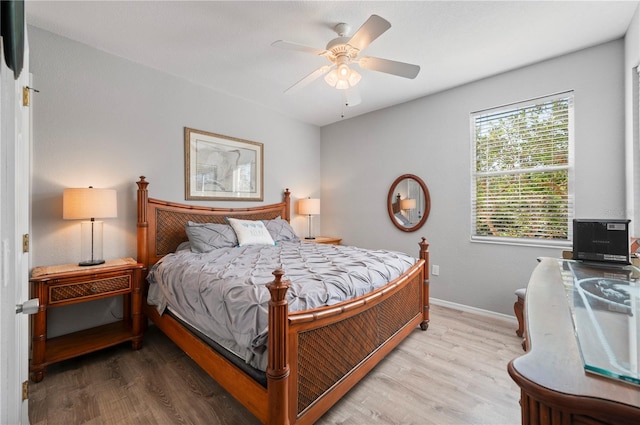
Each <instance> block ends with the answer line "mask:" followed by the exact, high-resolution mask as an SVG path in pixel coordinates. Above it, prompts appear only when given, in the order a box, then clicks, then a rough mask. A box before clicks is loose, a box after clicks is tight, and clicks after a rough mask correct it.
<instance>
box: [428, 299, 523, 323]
mask: <svg viewBox="0 0 640 425" xmlns="http://www.w3.org/2000/svg"><path fill="white" fill-rule="evenodd" d="M429 302H431V303H432V304H435V305H439V306H441V307H447V308H452V309H454V310H460V311H465V312H467V313H473V314H479V315H481V316H486V317H491V318H493V319H499V320H505V321H508V322H509V323H516V324H517V323H518V321H517V319H516V316H511V315H509V314H503V313H496V312H495V311H489V310H484V309H481V308H477V307H471V306H470V305H464V304H458V303H454V302H451V301H446V300H441V299H439V298H429Z"/></svg>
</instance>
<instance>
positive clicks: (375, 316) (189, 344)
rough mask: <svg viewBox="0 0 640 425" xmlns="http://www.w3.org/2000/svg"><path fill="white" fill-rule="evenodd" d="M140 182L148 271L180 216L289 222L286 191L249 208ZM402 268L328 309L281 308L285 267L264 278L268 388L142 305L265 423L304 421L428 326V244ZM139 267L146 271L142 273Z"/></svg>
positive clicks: (171, 241)
mask: <svg viewBox="0 0 640 425" xmlns="http://www.w3.org/2000/svg"><path fill="white" fill-rule="evenodd" d="M137 185H138V224H137V228H138V262H140V263H143V264H144V265H145V267H146V270H148V268H149V267H150V266H152V265H153V264H155V263H156V262H157V261H158V260H160V259H161V258H162V257H163V256H164V255H166V254H168V253H170V252H173V251H175V249H176V247H177V246H178V244H180V243H181V242H183V241H186V240H187V236H186V233H185V230H184V227H185V223H186V222H187V221H193V222H209V223H211V222H217V223H225V217H229V216H231V217H238V218H244V219H253V220H260V219H263V220H264V219H274V218H276V217H278V216H280V217H282V218H283V219H285V220H287V221H289V220H290V200H289V198H290V196H289V195H290V193H289V190H288V189H287V190H286V191H285V192H284V201H283V202H281V203H278V204H272V205H264V206H258V207H252V208H231V209H228V208H209V207H200V206H193V205H184V204H178V203H174V202H166V201H160V200H156V199H150V198H149V197H148V192H147V185H148V182H147V181H145V177H144V176H142V177H140V181H138V182H137ZM419 246H420V256H419V257H420V259H419V261H418V262H417V263H416V264H415V265H414V266H413V267H412V268H411V269H410V270H409V271H407V273H405V274H404V275H402V276H400V277H399V278H397V279H396V280H394V281H392V282H390V283H389V284H387V285H386V286H384V287H382V288H379V289H378V290H376V291H374V292H371V293H369V294H367V295H365V296H362V297H359V298H356V299H354V300H351V301H347V302H343V303H340V304H337V305H333V306H330V307H323V308H317V309H313V310H305V311H298V312H291V313H289V312H288V305H287V300H286V297H285V295H286V291H287V288H288V287H289V283H288V282H287V281H285V280H283V279H282V276H283V274H284V272H283V271H282V270H276V271H274V276H275V278H274V281H273V282H272V283H270V284H269V285H267V287H268V288H269V291H270V293H271V300H270V302H269V343H268V350H269V352H268V365H267V371H266V376H267V387H266V388H265V387H264V386H262V385H260V384H259V383H258V382H257V381H255V380H254V379H252V378H251V377H249V376H248V375H247V374H246V373H245V372H243V371H242V370H240V369H239V368H238V367H237V366H235V365H233V364H232V363H231V362H230V361H229V360H227V359H226V358H225V357H223V356H222V355H221V354H219V353H218V352H217V351H215V350H214V349H213V348H211V347H210V346H209V345H207V344H206V343H205V342H204V341H203V340H202V339H200V338H199V337H197V336H196V335H195V334H193V333H192V332H190V331H189V330H187V328H186V327H185V326H183V325H182V324H181V323H180V322H179V321H177V320H176V319H175V318H173V317H172V316H171V315H168V314H163V315H159V314H158V312H157V310H156V308H155V306H152V305H148V304H147V302H146V288H147V285H146V280H145V285H144V286H145V290H144V291H145V292H144V295H145V296H144V300H145V301H144V306H143V312H144V314H145V315H146V317H148V318H149V319H150V320H151V321H153V322H154V323H155V324H156V326H157V327H158V328H160V329H161V330H162V331H163V332H164V333H165V334H166V335H167V336H168V337H169V338H170V339H171V340H172V341H173V342H175V343H176V344H177V345H178V346H179V347H180V348H181V349H182V350H183V351H184V352H185V353H186V354H187V355H189V356H190V357H191V358H192V359H193V360H194V361H195V362H196V363H197V364H198V365H199V366H200V367H201V368H202V369H204V370H205V371H206V372H207V373H208V374H209V375H210V376H211V377H213V379H215V380H216V381H217V382H218V383H219V384H220V385H221V386H222V387H224V388H225V390H227V391H228V392H229V393H230V394H231V395H232V396H233V397H235V398H236V399H237V400H238V401H239V402H240V403H242V404H243V405H244V406H245V407H246V408H247V409H248V410H249V411H251V412H252V413H253V414H254V415H255V416H256V417H257V418H258V419H259V420H260V421H262V422H263V423H266V424H270V425H280V424H294V423H295V424H310V423H313V422H315V421H316V420H318V418H320V417H321V416H322V415H323V414H324V413H325V412H326V411H328V410H329V409H330V408H331V406H333V405H334V404H335V403H336V402H337V401H338V400H339V399H340V398H341V397H342V396H343V395H344V394H345V393H347V391H349V389H351V388H352V387H353V386H354V385H355V384H356V383H358V381H360V379H362V378H363V377H364V376H365V375H366V374H367V373H368V372H369V371H370V370H371V369H373V367H374V366H375V365H376V364H378V363H379V362H380V361H381V360H382V359H383V358H384V357H385V356H386V355H387V354H388V353H389V352H390V351H391V350H393V349H394V348H395V347H396V346H397V345H398V344H400V342H402V340H404V339H405V338H406V337H407V336H408V335H409V334H410V333H412V332H413V331H414V330H415V329H416V328H417V327H418V326H420V328H421V329H422V330H426V329H427V327H428V324H429V280H428V272H427V271H428V269H429V268H428V264H429V252H428V248H429V245H428V244H427V242H426V240H425V238H422V241H421V242H420V243H419ZM145 274H146V272H145Z"/></svg>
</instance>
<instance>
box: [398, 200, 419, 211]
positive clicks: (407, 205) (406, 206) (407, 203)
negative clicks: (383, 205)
mask: <svg viewBox="0 0 640 425" xmlns="http://www.w3.org/2000/svg"><path fill="white" fill-rule="evenodd" d="M415 208H416V200H415V199H412V198H407V199H403V200H401V201H400V209H401V210H413V209H415Z"/></svg>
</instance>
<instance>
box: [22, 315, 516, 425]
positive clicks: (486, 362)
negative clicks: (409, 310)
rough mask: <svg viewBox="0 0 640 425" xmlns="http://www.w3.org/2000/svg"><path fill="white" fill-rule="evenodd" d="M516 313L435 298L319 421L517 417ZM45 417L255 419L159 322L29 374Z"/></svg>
mask: <svg viewBox="0 0 640 425" xmlns="http://www.w3.org/2000/svg"><path fill="white" fill-rule="evenodd" d="M516 327H517V326H516V325H515V324H514V322H510V321H503V320H497V319H493V318H487V317H485V316H481V315H477V314H472V313H467V312H460V311H457V310H452V309H448V308H444V307H439V306H432V309H431V323H430V325H429V330H428V331H427V332H422V331H420V330H418V329H416V331H415V332H414V333H413V334H411V335H410V336H409V338H407V340H405V341H404V342H403V343H402V344H401V345H400V346H399V347H398V348H396V349H395V350H394V351H393V352H392V353H391V354H389V355H388V356H387V358H385V359H384V360H383V361H382V362H381V363H380V364H379V365H378V366H377V367H376V368H375V369H374V370H373V371H372V372H371V373H370V374H369V375H368V376H367V377H365V379H364V380H362V381H361V382H360V383H359V384H358V385H357V386H356V387H355V388H353V389H352V390H351V391H350V392H349V393H348V394H347V395H346V396H345V397H343V399H342V400H340V402H338V403H337V404H336V405H335V406H334V407H333V408H332V409H331V410H330V411H329V412H328V413H326V414H325V415H324V416H323V417H322V418H321V419H320V421H318V424H345V425H346V424H354V425H359V424H363V425H364V424H416V425H427V424H438V425H443V424H492V425H494V424H505V425H509V424H518V423H520V406H519V404H518V400H519V398H520V392H519V389H518V387H517V386H516V384H515V383H514V382H513V381H512V380H511V378H510V377H509V375H508V374H507V363H508V361H509V360H511V359H512V358H514V357H516V356H519V355H521V354H522V348H521V345H520V344H521V339H520V338H518V337H517V336H516V334H515V329H516ZM29 390H30V396H29V417H30V422H31V424H32V425H43V424H65V425H66V424H92V425H97V424H127V425H129V424H154V425H155V424H207V425H209V424H211V425H213V424H234V425H235V424H257V423H258V421H257V419H256V418H255V417H254V416H252V415H251V414H250V413H249V412H248V411H247V410H246V409H244V407H242V406H241V405H240V404H239V403H238V402H236V401H235V400H234V399H233V398H232V397H231V396H229V395H228V394H227V393H226V392H225V391H224V390H223V389H222V388H220V386H218V385H217V384H216V382H215V381H213V380H212V379H211V378H210V377H209V376H208V375H207V374H206V373H204V372H203V371H202V370H201V369H200V368H199V367H198V366H197V365H196V364H195V363H194V362H193V361H192V360H191V359H189V358H188V357H187V356H186V355H185V354H184V353H182V351H180V349H179V348H177V347H176V346H175V345H174V344H173V343H172V342H171V341H169V340H168V339H167V338H166V337H165V336H164V335H163V334H162V333H161V332H160V331H158V330H157V329H156V328H155V327H150V328H149V330H148V332H147V333H146V335H145V341H144V345H143V348H142V349H141V350H139V351H132V350H131V348H130V345H129V344H122V345H120V346H117V347H112V348H110V349H106V350H103V351H100V352H98V353H93V354H89V355H86V356H83V357H80V358H77V359H74V360H69V361H66V362H62V363H59V364H55V365H52V366H50V367H49V368H48V369H47V375H46V377H45V378H44V380H43V381H42V382H40V383H37V384H35V383H33V382H31V383H30V388H29Z"/></svg>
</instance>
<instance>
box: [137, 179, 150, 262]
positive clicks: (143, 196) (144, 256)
mask: <svg viewBox="0 0 640 425" xmlns="http://www.w3.org/2000/svg"><path fill="white" fill-rule="evenodd" d="M136 184H137V185H138V225H137V226H138V263H142V264H144V266H145V268H148V267H149V248H148V245H147V242H148V237H149V234H148V232H149V223H148V222H147V201H148V200H149V192H147V185H148V184H149V182H147V181H146V180H145V177H144V176H140V181H138V182H136Z"/></svg>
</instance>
